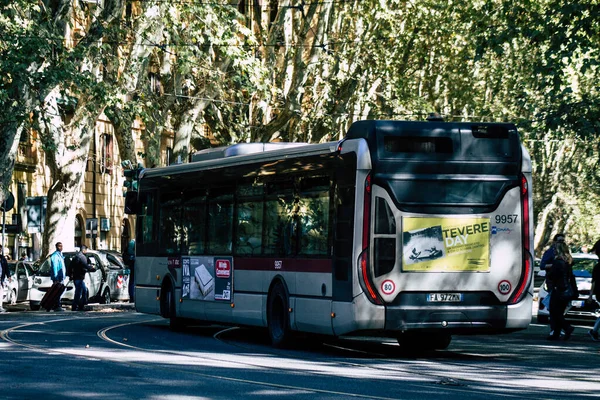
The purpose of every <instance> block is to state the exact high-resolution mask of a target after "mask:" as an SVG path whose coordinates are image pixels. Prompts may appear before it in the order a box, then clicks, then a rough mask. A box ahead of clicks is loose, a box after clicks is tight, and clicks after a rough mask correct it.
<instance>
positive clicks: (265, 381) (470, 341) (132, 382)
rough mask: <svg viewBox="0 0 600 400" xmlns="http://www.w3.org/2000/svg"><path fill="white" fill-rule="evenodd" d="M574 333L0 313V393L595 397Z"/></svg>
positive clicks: (590, 351)
mask: <svg viewBox="0 0 600 400" xmlns="http://www.w3.org/2000/svg"><path fill="white" fill-rule="evenodd" d="M587 329H588V328H587V327H578V328H577V330H576V332H575V333H574V335H573V338H572V340H570V341H568V342H547V341H546V340H545V336H546V334H547V330H548V328H547V326H541V325H532V326H531V327H530V328H529V329H527V330H526V331H522V332H517V333H513V334H510V335H501V336H478V337H456V338H455V339H454V340H453V342H452V344H451V345H450V348H449V349H448V350H447V351H440V352H435V353H429V354H420V355H414V354H412V355H411V354H406V353H403V352H401V351H400V348H399V347H398V346H397V344H396V343H395V342H394V341H391V340H387V339H362V338H360V339H353V340H338V341H332V340H329V341H327V342H323V341H319V340H315V339H312V340H306V341H300V342H299V344H298V347H297V348H295V349H293V350H283V351H282V350H275V349H273V348H271V347H270V346H269V345H268V343H267V342H266V335H265V333H264V332H262V331H260V330H249V329H238V328H227V327H220V326H198V327H192V328H190V329H189V330H187V331H185V332H182V333H175V332H171V331H170V330H169V329H168V324H167V323H166V321H164V320H162V319H160V318H156V317H155V316H151V315H143V314H138V313H135V312H133V311H126V310H123V309H117V308H110V309H105V310H103V311H93V312H84V313H72V312H64V313H44V312H13V313H8V314H3V315H2V316H1V317H0V330H1V331H0V394H1V396H2V397H3V398H6V399H13V398H19V399H20V398H44V399H51V398H57V399H58V398H61V399H65V398H67V399H68V398H77V399H81V398H89V399H105V398H115V397H117V398H119V399H128V398H132V399H133V398H135V399H138V398H149V399H155V398H156V399H159V398H160V399H232V398H240V399H268V398H273V399H280V398H285V399H294V400H295V399H308V398H309V399H311V400H313V399H340V398H348V399H436V400H439V399H440V398H450V399H459V398H460V399H489V398H490V397H493V398H503V399H506V398H509V399H536V400H539V399H575V398H589V397H595V396H598V393H600V381H599V379H598V367H597V365H598V360H599V355H600V353H599V350H600V345H598V343H593V342H591V341H590V340H589V338H588V337H587V336H586V330H587Z"/></svg>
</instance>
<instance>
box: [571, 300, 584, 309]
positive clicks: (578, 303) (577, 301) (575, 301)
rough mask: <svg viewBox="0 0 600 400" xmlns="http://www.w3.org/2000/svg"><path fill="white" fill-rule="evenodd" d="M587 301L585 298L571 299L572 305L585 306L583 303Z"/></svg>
mask: <svg viewBox="0 0 600 400" xmlns="http://www.w3.org/2000/svg"><path fill="white" fill-rule="evenodd" d="M584 303H585V301H583V300H573V301H571V307H577V308H583V304H584Z"/></svg>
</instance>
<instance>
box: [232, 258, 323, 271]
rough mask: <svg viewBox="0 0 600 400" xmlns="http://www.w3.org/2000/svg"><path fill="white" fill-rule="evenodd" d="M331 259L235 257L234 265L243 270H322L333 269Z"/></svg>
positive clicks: (235, 267)
mask: <svg viewBox="0 0 600 400" xmlns="http://www.w3.org/2000/svg"><path fill="white" fill-rule="evenodd" d="M332 264H333V263H332V261H331V260H330V259H322V258H319V259H314V258H245V257H244V258H239V257H234V259H233V266H234V269H236V270H243V271H282V272H322V273H328V274H330V273H331V272H332V271H333V267H332Z"/></svg>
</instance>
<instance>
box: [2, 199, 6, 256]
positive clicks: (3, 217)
mask: <svg viewBox="0 0 600 400" xmlns="http://www.w3.org/2000/svg"><path fill="white" fill-rule="evenodd" d="M5 231H6V211H4V207H2V253H3V254H4V232H5Z"/></svg>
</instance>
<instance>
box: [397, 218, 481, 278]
mask: <svg viewBox="0 0 600 400" xmlns="http://www.w3.org/2000/svg"><path fill="white" fill-rule="evenodd" d="M402 221H403V224H402V244H403V255H402V256H403V257H402V259H403V260H402V261H403V267H402V270H403V271H414V272H444V271H448V272H459V271H479V272H485V271H489V268H490V220H489V218H473V217H464V218H419V217H405V218H403V219H402Z"/></svg>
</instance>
